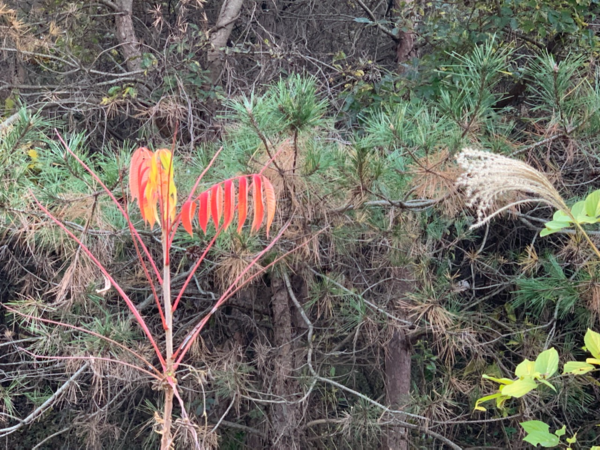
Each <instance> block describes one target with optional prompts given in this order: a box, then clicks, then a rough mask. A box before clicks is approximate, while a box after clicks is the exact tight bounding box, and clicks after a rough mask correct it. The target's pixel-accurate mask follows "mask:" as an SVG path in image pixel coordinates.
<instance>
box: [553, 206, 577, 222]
mask: <svg viewBox="0 0 600 450" xmlns="http://www.w3.org/2000/svg"><path fill="white" fill-rule="evenodd" d="M552 220H553V221H554V222H566V223H572V222H573V219H571V217H570V216H569V215H568V214H567V213H566V212H564V211H561V210H560V209H559V210H557V211H555V212H554V214H553V215H552Z"/></svg>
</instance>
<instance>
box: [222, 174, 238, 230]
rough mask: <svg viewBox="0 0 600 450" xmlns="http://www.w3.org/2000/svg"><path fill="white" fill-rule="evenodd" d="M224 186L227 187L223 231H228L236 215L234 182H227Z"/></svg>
mask: <svg viewBox="0 0 600 450" xmlns="http://www.w3.org/2000/svg"><path fill="white" fill-rule="evenodd" d="M223 185H224V186H225V197H224V199H223V200H224V203H225V205H224V208H223V230H226V229H227V228H228V227H229V225H231V222H232V221H233V215H234V213H235V190H234V188H233V181H231V180H226V181H225V182H224V183H223Z"/></svg>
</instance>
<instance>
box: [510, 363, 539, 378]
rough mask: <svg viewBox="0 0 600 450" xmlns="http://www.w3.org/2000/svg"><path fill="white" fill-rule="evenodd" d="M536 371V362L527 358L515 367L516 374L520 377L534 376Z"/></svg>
mask: <svg viewBox="0 0 600 450" xmlns="http://www.w3.org/2000/svg"><path fill="white" fill-rule="evenodd" d="M534 373H535V363H534V362H533V361H529V360H528V359H526V360H525V361H523V362H522V363H521V364H519V365H518V366H517V368H516V369H515V375H516V376H518V377H519V378H523V377H532V376H533V374H534Z"/></svg>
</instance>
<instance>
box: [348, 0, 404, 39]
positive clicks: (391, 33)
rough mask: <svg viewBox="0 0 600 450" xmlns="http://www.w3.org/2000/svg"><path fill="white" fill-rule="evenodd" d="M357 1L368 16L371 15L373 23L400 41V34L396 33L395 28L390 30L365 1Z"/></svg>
mask: <svg viewBox="0 0 600 450" xmlns="http://www.w3.org/2000/svg"><path fill="white" fill-rule="evenodd" d="M356 3H358V6H360V7H361V8H362V9H363V10H364V12H365V13H367V16H369V19H371V21H372V22H373V25H375V26H376V27H377V28H379V29H380V30H381V31H383V32H384V33H385V34H387V35H388V36H390V37H391V38H392V39H393V40H394V41H395V42H398V40H399V38H398V35H397V34H396V33H394V31H393V30H390V29H389V28H388V27H384V26H383V25H382V24H381V23H380V22H379V20H378V19H377V17H375V14H373V11H371V10H370V9H369V7H368V6H367V5H365V3H364V2H363V1H362V0H356Z"/></svg>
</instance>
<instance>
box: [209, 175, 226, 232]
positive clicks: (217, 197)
mask: <svg viewBox="0 0 600 450" xmlns="http://www.w3.org/2000/svg"><path fill="white" fill-rule="evenodd" d="M210 214H211V216H212V219H213V223H214V224H215V228H219V222H221V216H222V215H223V189H222V188H221V185H220V184H215V185H214V186H213V187H212V188H211V189H210Z"/></svg>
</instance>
